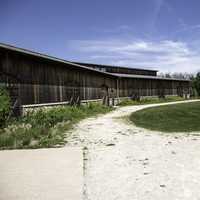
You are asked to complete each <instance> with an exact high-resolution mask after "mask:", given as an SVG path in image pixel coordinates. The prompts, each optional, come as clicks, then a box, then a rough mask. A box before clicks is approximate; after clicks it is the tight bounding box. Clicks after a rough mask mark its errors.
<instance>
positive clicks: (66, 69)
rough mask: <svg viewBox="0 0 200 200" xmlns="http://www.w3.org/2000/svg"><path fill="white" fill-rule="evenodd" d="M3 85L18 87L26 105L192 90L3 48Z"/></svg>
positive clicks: (179, 84) (186, 85) (185, 83)
mask: <svg viewBox="0 0 200 200" xmlns="http://www.w3.org/2000/svg"><path fill="white" fill-rule="evenodd" d="M113 70H114V69H113ZM130 73H131V72H130ZM0 83H1V84H2V83H4V84H11V85H13V86H16V87H18V88H19V95H20V98H21V102H22V104H23V105H27V104H39V103H53V102H64V101H70V99H71V98H72V97H73V96H79V97H80V100H90V99H101V98H102V97H103V96H104V95H105V94H108V93H109V95H111V96H114V97H118V96H119V97H130V96H132V95H133V94H135V93H137V94H139V95H140V96H157V95H159V93H160V91H161V90H162V91H164V93H165V95H177V94H181V93H183V91H188V90H189V87H190V84H189V82H188V81H172V80H154V79H139V78H135V79H133V78H118V77H115V76H112V75H107V74H103V73H99V72H96V71H92V70H90V69H84V68H81V67H77V66H73V65H71V64H66V63H61V62H57V61H52V60H50V59H46V58H41V57H38V56H33V55H28V54H25V53H24V54H23V53H21V52H15V51H12V50H5V49H1V48H0ZM188 92H189V91H188Z"/></svg>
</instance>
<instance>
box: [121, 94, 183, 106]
mask: <svg viewBox="0 0 200 200" xmlns="http://www.w3.org/2000/svg"><path fill="white" fill-rule="evenodd" d="M183 100H185V99H184V98H182V97H179V96H168V97H166V98H164V99H159V98H157V97H147V98H143V99H141V100H140V101H133V100H130V99H125V100H123V101H122V102H120V103H119V104H118V106H131V105H145V104H154V103H167V102H173V101H183Z"/></svg>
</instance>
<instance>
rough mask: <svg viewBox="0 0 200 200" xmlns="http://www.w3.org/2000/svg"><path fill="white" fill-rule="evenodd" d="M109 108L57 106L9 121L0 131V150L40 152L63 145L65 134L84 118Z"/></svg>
mask: <svg viewBox="0 0 200 200" xmlns="http://www.w3.org/2000/svg"><path fill="white" fill-rule="evenodd" d="M111 110H112V108H109V107H105V106H102V105H100V104H94V103H92V104H88V105H85V106H79V107H76V106H73V107H71V106H59V107H56V108H51V109H41V110H39V111H37V112H36V111H35V112H30V113H28V114H27V115H26V116H24V117H22V118H20V119H18V120H14V121H10V122H9V124H8V125H7V127H5V128H3V129H0V148H1V149H16V148H43V147H54V146H55V145H58V146H62V145H64V144H65V142H66V141H65V138H66V137H67V136H68V135H67V133H65V132H66V131H67V130H69V129H70V128H72V126H73V125H74V124H75V123H77V122H78V121H80V120H81V119H84V118H86V117H90V116H94V115H96V114H99V113H106V112H109V111H111Z"/></svg>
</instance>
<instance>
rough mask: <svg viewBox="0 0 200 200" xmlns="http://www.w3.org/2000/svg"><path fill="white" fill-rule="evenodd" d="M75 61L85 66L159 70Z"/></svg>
mask: <svg viewBox="0 0 200 200" xmlns="http://www.w3.org/2000/svg"><path fill="white" fill-rule="evenodd" d="M73 63H76V64H80V65H85V66H94V67H100V68H106V67H112V68H122V69H135V70H141V71H150V72H158V70H154V69H144V68H135V67H127V66H117V65H106V64H105V65H104V64H94V63H82V62H73Z"/></svg>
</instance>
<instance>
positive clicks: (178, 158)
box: [68, 102, 200, 200]
mask: <svg viewBox="0 0 200 200" xmlns="http://www.w3.org/2000/svg"><path fill="white" fill-rule="evenodd" d="M176 103H181V102H176ZM166 104H173V103H166ZM158 105H159V104H157V105H143V106H127V107H122V108H118V109H116V110H115V111H113V112H111V113H108V114H106V115H103V116H99V117H97V118H89V119H86V120H83V121H82V122H80V123H79V124H78V125H77V126H76V128H75V130H73V133H72V135H71V138H69V140H68V144H69V145H70V146H74V145H75V146H83V147H86V148H85V154H84V156H85V158H84V170H85V171H84V191H83V195H84V198H83V199H84V200H135V199H138V200H161V199H162V200H165V199H167V200H168V199H171V200H175V199H180V200H186V199H188V200H193V199H194V200H196V199H200V192H199V188H200V137H199V136H198V133H195V134H191V135H188V136H186V135H184V134H180V133H176V134H162V133H159V132H152V131H148V130H145V129H141V128H137V127H135V126H134V125H132V124H130V123H128V122H127V121H125V120H124V119H122V117H125V116H126V115H129V114H131V113H132V112H135V111H137V110H140V109H143V108H146V107H152V106H158ZM162 105H164V104H162ZM199 134H200V133H199Z"/></svg>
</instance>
